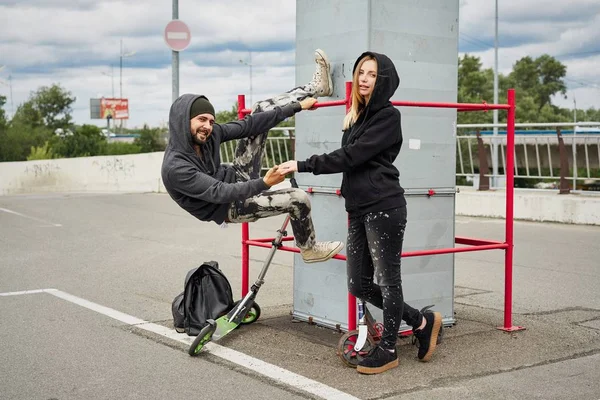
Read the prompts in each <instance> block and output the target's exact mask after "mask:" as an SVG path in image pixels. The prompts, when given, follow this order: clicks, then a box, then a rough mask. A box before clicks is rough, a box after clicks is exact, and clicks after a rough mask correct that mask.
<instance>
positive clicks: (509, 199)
mask: <svg viewBox="0 0 600 400" xmlns="http://www.w3.org/2000/svg"><path fill="white" fill-rule="evenodd" d="M507 97H508V105H509V106H510V108H509V109H508V115H507V119H506V166H505V167H506V171H505V173H506V244H508V247H507V248H506V251H505V253H504V326H503V327H502V328H500V329H502V330H504V331H516V330H520V329H524V328H522V327H514V326H512V290H513V284H512V278H513V246H514V194H515V188H514V186H515V171H514V165H515V164H514V157H515V90H514V89H509V90H508V94H507Z"/></svg>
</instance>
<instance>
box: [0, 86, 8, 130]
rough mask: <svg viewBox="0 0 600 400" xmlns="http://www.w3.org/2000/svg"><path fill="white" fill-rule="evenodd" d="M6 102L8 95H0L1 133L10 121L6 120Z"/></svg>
mask: <svg viewBox="0 0 600 400" xmlns="http://www.w3.org/2000/svg"><path fill="white" fill-rule="evenodd" d="M5 104H6V96H2V95H0V134H2V132H4V131H5V130H6V125H8V121H7V120H6V112H5V111H4V105H5Z"/></svg>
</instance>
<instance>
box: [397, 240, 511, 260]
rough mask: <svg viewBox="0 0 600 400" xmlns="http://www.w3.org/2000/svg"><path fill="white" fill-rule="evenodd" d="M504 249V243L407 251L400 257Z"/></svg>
mask: <svg viewBox="0 0 600 400" xmlns="http://www.w3.org/2000/svg"><path fill="white" fill-rule="evenodd" d="M506 248H508V245H507V244H506V243H502V244H489V245H484V246H473V247H453V248H451V249H435V250H421V251H409V252H406V253H402V257H416V256H433V255H437V254H449V253H464V252H467V251H480V250H494V249H506Z"/></svg>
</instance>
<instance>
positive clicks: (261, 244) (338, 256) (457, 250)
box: [242, 240, 508, 260]
mask: <svg viewBox="0 0 600 400" xmlns="http://www.w3.org/2000/svg"><path fill="white" fill-rule="evenodd" d="M242 244H247V245H249V246H256V247H264V248H267V249H268V248H271V247H272V246H273V245H272V244H270V243H265V242H259V241H256V240H243V241H242ZM506 248H508V244H506V243H498V244H488V245H478V246H472V247H453V248H450V249H434V250H419V251H408V252H404V253H402V257H417V256H433V255H438V254H450V253H465V252H468V251H482V250H495V249H506ZM278 250H282V251H290V252H292V253H300V249H299V248H297V247H289V246H281V247H279V249H278ZM333 258H335V259H337V260H346V256H345V255H343V254H336V255H335V256H334V257H333Z"/></svg>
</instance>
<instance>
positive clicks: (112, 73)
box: [102, 65, 115, 99]
mask: <svg viewBox="0 0 600 400" xmlns="http://www.w3.org/2000/svg"><path fill="white" fill-rule="evenodd" d="M102 75H106V76H110V81H111V84H112V98H113V99H114V98H115V73H114V70H113V66H112V65H111V66H110V75H109V74H108V73H107V72H102Z"/></svg>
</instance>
